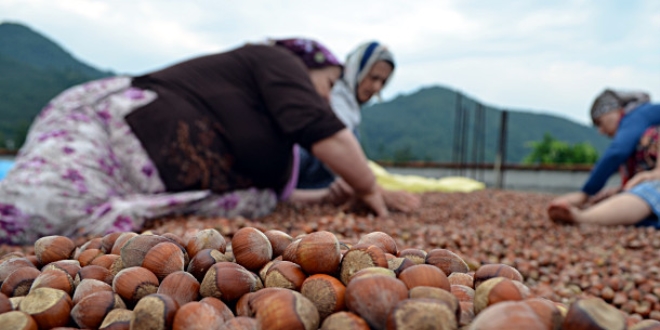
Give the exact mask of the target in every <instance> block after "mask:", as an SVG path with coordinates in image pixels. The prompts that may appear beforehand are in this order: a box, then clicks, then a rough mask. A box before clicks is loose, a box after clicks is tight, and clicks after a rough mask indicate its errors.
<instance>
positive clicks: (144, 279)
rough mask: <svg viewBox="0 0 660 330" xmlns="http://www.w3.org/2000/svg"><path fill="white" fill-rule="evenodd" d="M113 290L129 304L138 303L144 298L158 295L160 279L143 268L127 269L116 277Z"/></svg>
mask: <svg viewBox="0 0 660 330" xmlns="http://www.w3.org/2000/svg"><path fill="white" fill-rule="evenodd" d="M112 289H113V290H114V291H115V292H116V293H117V294H119V296H121V297H122V298H124V300H126V302H127V303H129V304H134V303H136V302H138V300H140V299H141V298H142V297H145V296H147V295H149V294H152V293H156V291H157V290H158V278H157V277H156V275H154V273H152V272H151V271H150V270H148V269H146V268H143V267H129V268H125V269H123V270H122V271H120V272H119V273H117V276H115V278H114V280H113V281H112Z"/></svg>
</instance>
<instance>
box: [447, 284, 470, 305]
mask: <svg viewBox="0 0 660 330" xmlns="http://www.w3.org/2000/svg"><path fill="white" fill-rule="evenodd" d="M451 294H453V295H454V297H456V298H457V299H458V301H467V302H474V294H475V292H474V289H473V288H471V287H469V286H465V285H460V284H452V285H451Z"/></svg>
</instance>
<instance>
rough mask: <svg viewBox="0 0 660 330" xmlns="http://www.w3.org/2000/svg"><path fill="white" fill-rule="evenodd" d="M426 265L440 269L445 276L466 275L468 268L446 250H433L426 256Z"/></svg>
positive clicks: (452, 253) (459, 258)
mask: <svg viewBox="0 0 660 330" xmlns="http://www.w3.org/2000/svg"><path fill="white" fill-rule="evenodd" d="M426 264H428V265H433V266H436V267H438V268H440V269H441V270H442V271H443V272H444V273H445V275H447V276H449V275H451V273H467V272H469V271H470V267H468V264H467V263H466V262H465V261H464V260H463V258H461V257H459V256H458V255H457V254H456V253H454V252H451V251H449V250H447V249H433V250H431V251H429V252H428V253H427V254H426Z"/></svg>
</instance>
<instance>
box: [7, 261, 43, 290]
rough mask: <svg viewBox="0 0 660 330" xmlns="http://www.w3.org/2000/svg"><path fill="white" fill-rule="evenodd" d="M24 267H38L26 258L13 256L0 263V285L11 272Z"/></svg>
mask: <svg viewBox="0 0 660 330" xmlns="http://www.w3.org/2000/svg"><path fill="white" fill-rule="evenodd" d="M23 267H29V268H34V269H37V267H36V266H35V265H34V264H33V263H32V262H30V260H28V259H26V258H11V259H7V260H5V261H3V262H2V263H0V285H2V283H3V282H4V281H5V279H7V276H9V274H11V273H13V272H14V271H15V270H17V269H19V268H23Z"/></svg>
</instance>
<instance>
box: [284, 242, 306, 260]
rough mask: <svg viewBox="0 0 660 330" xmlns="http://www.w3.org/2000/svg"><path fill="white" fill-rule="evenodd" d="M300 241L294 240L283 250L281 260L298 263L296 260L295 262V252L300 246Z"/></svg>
mask: <svg viewBox="0 0 660 330" xmlns="http://www.w3.org/2000/svg"><path fill="white" fill-rule="evenodd" d="M301 240H302V238H297V239H294V240H293V242H291V244H289V245H288V246H287V247H286V249H284V252H282V260H286V261H291V262H293V263H298V260H296V250H297V249H298V244H300V241H301Z"/></svg>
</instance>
